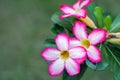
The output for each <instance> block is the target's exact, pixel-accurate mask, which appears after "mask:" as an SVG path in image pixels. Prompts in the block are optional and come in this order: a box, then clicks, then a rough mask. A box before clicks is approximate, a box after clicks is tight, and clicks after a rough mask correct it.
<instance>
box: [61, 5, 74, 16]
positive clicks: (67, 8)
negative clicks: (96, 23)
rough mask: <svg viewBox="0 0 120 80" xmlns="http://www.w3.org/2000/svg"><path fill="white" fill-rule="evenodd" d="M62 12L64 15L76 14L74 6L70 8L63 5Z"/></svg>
mask: <svg viewBox="0 0 120 80" xmlns="http://www.w3.org/2000/svg"><path fill="white" fill-rule="evenodd" d="M60 10H61V11H62V12H63V13H64V14H75V11H74V8H73V7H72V6H68V5H66V4H62V5H61V6H60Z"/></svg>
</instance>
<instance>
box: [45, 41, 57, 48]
mask: <svg viewBox="0 0 120 80" xmlns="http://www.w3.org/2000/svg"><path fill="white" fill-rule="evenodd" d="M44 44H45V46H46V47H56V45H55V41H54V39H46V40H45V41H44Z"/></svg>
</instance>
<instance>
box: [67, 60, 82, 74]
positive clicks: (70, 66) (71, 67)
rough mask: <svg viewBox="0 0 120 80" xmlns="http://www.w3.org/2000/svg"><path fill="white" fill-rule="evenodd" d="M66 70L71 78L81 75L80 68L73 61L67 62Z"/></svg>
mask: <svg viewBox="0 0 120 80" xmlns="http://www.w3.org/2000/svg"><path fill="white" fill-rule="evenodd" d="M65 69H66V71H67V73H68V74H69V75H70V76H74V75H77V74H79V73H80V66H79V64H78V63H77V62H75V61H74V60H73V59H69V60H67V61H66V62H65ZM75 69H76V70H75ZM74 70H75V71H74Z"/></svg>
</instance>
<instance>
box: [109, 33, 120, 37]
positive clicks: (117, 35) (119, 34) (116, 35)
mask: <svg viewBox="0 0 120 80" xmlns="http://www.w3.org/2000/svg"><path fill="white" fill-rule="evenodd" d="M108 36H110V37H111V36H115V37H117V38H120V33H119V32H118V33H108Z"/></svg>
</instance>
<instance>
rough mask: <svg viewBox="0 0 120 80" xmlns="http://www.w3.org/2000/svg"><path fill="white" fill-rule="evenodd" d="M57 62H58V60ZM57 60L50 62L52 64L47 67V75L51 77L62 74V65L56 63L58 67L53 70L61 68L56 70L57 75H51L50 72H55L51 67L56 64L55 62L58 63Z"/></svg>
mask: <svg viewBox="0 0 120 80" xmlns="http://www.w3.org/2000/svg"><path fill="white" fill-rule="evenodd" d="M58 60H60V59H58ZM58 60H56V61H54V62H52V63H51V64H50V65H49V66H48V73H49V75H51V76H59V75H61V74H62V72H63V70H64V63H62V64H60V63H58V65H57V66H56V67H55V68H57V69H58V68H60V67H61V66H62V67H61V69H58V71H57V73H53V71H52V70H55V71H56V69H55V68H54V69H52V67H53V65H55V64H56V62H58Z"/></svg>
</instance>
